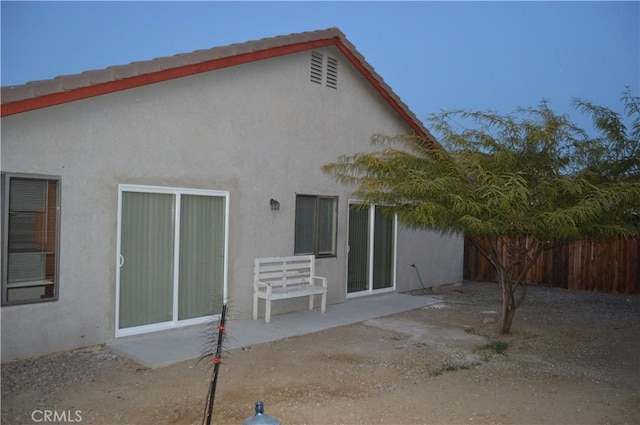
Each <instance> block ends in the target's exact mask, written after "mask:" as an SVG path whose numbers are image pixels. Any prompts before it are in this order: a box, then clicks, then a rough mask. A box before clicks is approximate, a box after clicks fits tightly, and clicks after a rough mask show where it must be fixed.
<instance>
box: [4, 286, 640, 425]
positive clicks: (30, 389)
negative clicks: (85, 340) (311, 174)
mask: <svg viewBox="0 0 640 425" xmlns="http://www.w3.org/2000/svg"><path fill="white" fill-rule="evenodd" d="M415 296H424V295H423V294H420V293H416V294H415ZM429 296H433V295H429ZM435 296H436V297H438V298H440V299H441V301H442V302H441V303H438V304H436V305H434V306H431V307H427V308H423V309H418V310H413V311H409V312H406V313H401V314H397V315H393V316H388V317H383V318H379V319H374V320H369V321H366V322H363V323H358V324H354V325H349V326H344V327H340V328H335V329H330V330H327V331H323V332H319V333H316V334H311V335H306V336H301V337H295V338H289V339H286V340H282V341H278V342H273V343H268V344H263V345H258V346H253V347H244V348H243V349H238V350H233V351H230V352H227V353H226V354H225V359H224V364H222V365H221V367H220V375H219V380H218V384H217V391H216V397H215V405H214V406H215V409H214V415H213V422H214V423H217V424H241V423H242V422H243V420H245V419H247V418H248V417H249V416H251V415H252V414H253V405H254V402H256V401H258V400H261V401H263V402H264V404H265V410H266V413H267V414H269V415H271V416H274V417H276V418H278V419H280V421H281V422H282V424H638V423H640V297H639V296H638V295H620V294H597V293H585V292H573V291H567V290H562V289H550V288H539V287H534V288H530V290H529V293H528V295H527V300H526V301H525V303H524V304H523V305H522V306H521V307H520V308H519V309H518V311H517V313H516V318H515V321H514V324H513V328H512V333H511V334H510V335H508V336H498V335H497V333H496V329H497V319H498V313H497V312H498V310H499V298H498V297H499V294H498V291H497V288H496V286H495V284H487V283H468V282H465V283H464V284H462V285H451V286H447V287H441V288H440V289H439V292H438V293H437V294H436V295H435ZM230 337H232V336H230ZM505 348H506V350H505V351H504V352H503V353H502V354H500V353H498V351H500V349H505ZM211 371H212V365H211V362H210V361H201V362H197V361H188V362H183V363H180V364H177V365H174V366H171V367H167V368H162V369H153V370H151V369H144V368H141V367H140V366H139V365H136V364H135V363H133V362H131V361H129V360H127V359H123V358H121V357H118V356H116V355H114V354H112V353H110V352H108V351H106V350H105V349H104V348H102V347H93V348H89V349H84V350H77V351H74V352H69V353H63V354H60V355H56V356H48V357H43V358H39V359H31V360H23V361H18V362H11V363H6V364H3V365H2V423H3V424H6V425H9V424H18V423H45V422H46V421H45V414H46V411H49V412H50V413H49V415H51V416H49V418H50V419H58V420H60V419H64V421H60V422H63V423H64V422H66V423H86V424H142V425H144V424H200V423H201V422H202V418H203V412H204V407H205V400H206V392H207V388H208V385H209V380H210V377H211ZM54 415H57V416H54ZM49 423H50V422H49Z"/></svg>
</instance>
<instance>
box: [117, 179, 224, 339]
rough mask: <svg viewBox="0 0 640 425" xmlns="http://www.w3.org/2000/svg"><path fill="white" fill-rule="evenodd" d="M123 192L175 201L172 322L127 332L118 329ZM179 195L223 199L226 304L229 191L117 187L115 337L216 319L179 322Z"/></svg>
mask: <svg viewBox="0 0 640 425" xmlns="http://www.w3.org/2000/svg"><path fill="white" fill-rule="evenodd" d="M123 192H142V193H160V194H167V195H173V196H174V199H175V211H174V215H173V217H174V232H175V234H176V236H175V237H174V242H173V243H174V257H173V261H174V273H173V298H172V302H173V320H171V321H167V322H160V323H152V324H148V325H141V326H133V327H130V328H124V329H120V267H121V266H122V262H121V248H122V247H121V231H122V193H123ZM180 195H198V196H212V197H221V198H224V201H225V205H224V254H223V255H224V261H223V271H222V273H223V275H222V276H223V277H222V282H223V283H222V294H223V296H222V298H223V303H226V302H227V298H228V250H229V191H221V190H207V189H189V188H180V187H168V186H146V185H131V184H119V185H118V207H117V208H118V210H117V226H116V255H115V268H116V291H115V327H114V329H115V337H116V338H119V337H124V336H130V335H138V334H143V333H148V332H156V331H161V330H168V329H173V328H179V327H184V326H191V325H198V324H202V323H206V322H209V321H211V320H215V319H216V317H217V315H214V316H211V315H209V316H202V317H196V318H192V319H183V320H178V280H177V279H178V266H179V264H180V259H179V255H178V254H177V253H178V252H179V244H180V226H179V223H180Z"/></svg>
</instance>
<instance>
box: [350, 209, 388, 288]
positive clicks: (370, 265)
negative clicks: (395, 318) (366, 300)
mask: <svg viewBox="0 0 640 425" xmlns="http://www.w3.org/2000/svg"><path fill="white" fill-rule="evenodd" d="M395 238H396V226H395V218H393V217H388V216H386V215H384V214H383V213H382V211H381V210H380V208H379V207H377V206H375V205H363V204H357V203H352V204H350V205H349V242H348V243H349V247H348V252H349V254H348V257H347V295H348V296H349V295H351V296H355V295H366V294H371V293H377V292H386V291H391V290H393V289H394V287H395V246H396V244H395Z"/></svg>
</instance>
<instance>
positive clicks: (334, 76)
mask: <svg viewBox="0 0 640 425" xmlns="http://www.w3.org/2000/svg"><path fill="white" fill-rule="evenodd" d="M327 87H329V88H332V89H337V88H338V60H337V59H334V58H330V57H327Z"/></svg>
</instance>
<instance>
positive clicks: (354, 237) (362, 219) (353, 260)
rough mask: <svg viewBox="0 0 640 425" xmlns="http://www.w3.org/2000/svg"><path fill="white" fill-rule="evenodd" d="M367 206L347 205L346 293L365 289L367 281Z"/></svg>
mask: <svg viewBox="0 0 640 425" xmlns="http://www.w3.org/2000/svg"><path fill="white" fill-rule="evenodd" d="M368 259H369V207H368V206H362V205H357V204H351V205H349V255H348V260H347V293H353V292H360V291H366V290H367V289H368V286H369V284H368V282H369V260H368Z"/></svg>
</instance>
